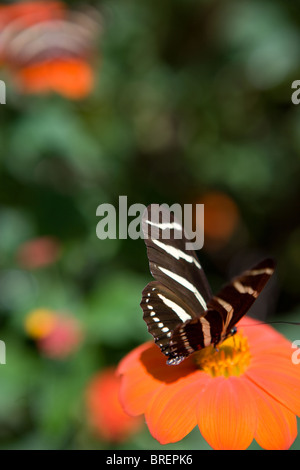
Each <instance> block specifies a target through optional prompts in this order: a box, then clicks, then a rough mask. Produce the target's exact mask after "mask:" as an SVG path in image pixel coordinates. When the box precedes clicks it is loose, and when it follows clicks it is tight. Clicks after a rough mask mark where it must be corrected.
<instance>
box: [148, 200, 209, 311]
mask: <svg viewBox="0 0 300 470" xmlns="http://www.w3.org/2000/svg"><path fill="white" fill-rule="evenodd" d="M142 225H143V233H144V238H145V243H146V246H147V254H148V259H149V265H150V271H151V273H152V275H153V277H154V279H156V280H157V281H159V282H161V283H162V284H163V285H164V286H166V287H168V288H169V289H170V290H171V291H172V292H174V293H175V294H176V295H177V296H178V298H180V299H182V301H183V302H184V303H185V304H187V305H188V306H189V308H190V309H191V311H192V312H193V313H192V314H193V316H195V317H196V316H199V315H202V314H203V313H204V312H205V310H206V308H207V302H208V300H209V299H210V298H211V297H212V294H211V290H210V287H209V284H208V282H207V279H206V277H205V274H204V272H203V270H202V268H201V266H200V263H199V261H198V258H197V255H196V253H195V252H194V251H193V250H186V245H187V243H188V238H187V236H186V234H185V232H184V229H183V227H182V225H181V223H180V222H179V221H178V220H177V219H175V218H174V215H173V214H172V213H170V212H169V211H168V210H167V209H166V208H164V207H163V206H159V205H158V204H152V205H151V206H149V207H148V208H147V209H146V211H145V213H144V216H143V224H142Z"/></svg>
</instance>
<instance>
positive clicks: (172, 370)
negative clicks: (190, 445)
mask: <svg viewBox="0 0 300 470" xmlns="http://www.w3.org/2000/svg"><path fill="white" fill-rule="evenodd" d="M254 325H255V326H254ZM118 372H119V374H120V375H121V376H122V382H121V393H120V399H121V403H122V404H123V406H124V409H125V410H126V411H127V412H128V413H130V414H132V415H140V414H142V413H144V414H145V417H146V422H147V425H148V427H149V430H150V432H151V434H152V435H153V437H155V438H156V439H157V440H158V441H159V442H160V443H161V444H167V443H170V442H177V441H179V440H181V439H182V438H183V437H184V436H186V435H187V434H188V433H189V432H190V431H191V430H192V429H193V428H194V427H195V426H196V425H197V424H198V426H199V429H200V431H201V433H202V435H203V437H204V438H205V439H206V441H207V442H208V443H209V444H210V445H211V446H212V447H213V448H214V449H246V448H247V447H248V446H249V445H250V444H251V442H252V440H253V439H255V440H256V441H257V442H258V444H259V445H260V446H261V447H263V448H264V449H288V448H289V447H290V446H291V445H292V443H293V441H294V439H295V438H296V436H297V423H296V415H298V416H299V415H300V365H295V364H293V363H292V361H291V344H290V343H289V341H287V340H286V339H285V338H284V337H283V336H282V335H281V334H279V333H278V332H276V331H275V330H274V329H273V328H271V327H270V326H267V325H262V324H261V325H260V324H259V322H257V321H255V320H253V319H250V318H244V319H242V320H241V322H240V323H239V331H238V333H237V334H236V335H235V336H233V337H230V338H228V339H227V340H226V341H224V343H222V345H220V346H219V350H218V351H216V350H214V348H213V347H208V348H204V349H203V350H202V351H197V352H196V353H194V354H193V355H191V356H190V357H188V358H187V359H186V360H185V361H183V362H182V363H181V364H179V365H177V366H168V365H166V358H165V357H164V356H163V354H161V352H160V350H159V348H158V347H157V346H156V345H155V344H154V343H146V344H143V345H142V346H140V347H138V348H136V349H135V350H134V351H132V352H131V353H130V354H128V355H127V356H126V357H125V358H124V359H123V360H122V362H121V363H120V366H119V369H118Z"/></svg>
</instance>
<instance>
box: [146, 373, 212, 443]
mask: <svg viewBox="0 0 300 470" xmlns="http://www.w3.org/2000/svg"><path fill="white" fill-rule="evenodd" d="M208 380H210V378H209V377H208V375H206V374H205V373H203V372H200V371H195V372H193V373H191V374H190V375H188V376H187V377H184V378H182V379H181V380H179V381H177V382H175V383H172V384H168V385H162V386H161V387H160V388H159V389H158V391H157V393H155V395H154V396H153V398H152V400H151V402H150V404H149V406H148V408H147V411H146V414H145V415H146V422H147V425H148V427H149V431H150V432H151V434H152V436H153V437H154V438H155V439H157V440H158V441H159V442H160V443H161V444H168V443H170V442H177V441H180V440H181V439H183V438H184V437H185V436H186V435H187V434H188V433H189V432H190V431H192V429H193V428H194V427H195V426H196V424H197V418H196V406H197V403H198V401H199V394H200V393H201V392H202V390H203V389H204V388H205V386H206V384H207V381H208Z"/></svg>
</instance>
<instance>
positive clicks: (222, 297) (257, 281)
mask: <svg viewBox="0 0 300 470" xmlns="http://www.w3.org/2000/svg"><path fill="white" fill-rule="evenodd" d="M274 269H275V263H274V261H273V260H272V259H265V260H263V261H261V262H260V263H258V264H257V265H255V266H254V267H253V268H252V269H248V270H247V271H245V272H244V273H242V274H241V275H240V276H238V277H236V278H234V279H233V280H232V281H231V282H230V283H229V284H227V285H225V286H224V287H223V288H222V289H221V290H220V291H219V292H218V294H217V295H216V296H214V297H213V298H212V299H211V300H210V301H209V303H208V307H209V308H212V309H215V310H217V311H219V312H220V314H221V315H222V316H223V318H224V326H223V331H222V336H225V337H226V336H227V335H228V334H229V333H230V330H231V329H232V328H233V327H234V326H235V325H236V324H237V323H238V321H239V320H240V319H241V318H242V317H243V316H244V315H245V314H246V313H247V312H248V310H249V308H250V307H251V305H252V304H253V303H254V302H255V300H256V299H257V297H258V296H259V294H260V293H261V291H262V290H263V288H264V287H265V285H266V283H267V282H268V280H269V279H270V277H271V276H272V274H273V272H274Z"/></svg>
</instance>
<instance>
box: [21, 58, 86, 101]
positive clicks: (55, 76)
mask: <svg viewBox="0 0 300 470" xmlns="http://www.w3.org/2000/svg"><path fill="white" fill-rule="evenodd" d="M15 79H16V81H17V82H18V86H19V88H20V90H21V91H22V93H24V94H25V93H26V94H31V93H51V92H56V93H58V94H61V95H63V96H65V97H66V98H69V99H74V100H76V99H81V98H84V97H85V96H86V95H88V94H89V93H90V92H91V91H92V88H93V85H94V77H93V71H92V68H91V66H90V65H89V64H88V63H86V62H85V60H82V59H56V60H47V61H43V62H40V63H39V62H38V63H35V64H32V65H28V66H27V67H24V68H23V69H20V70H19V71H16V73H15Z"/></svg>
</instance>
